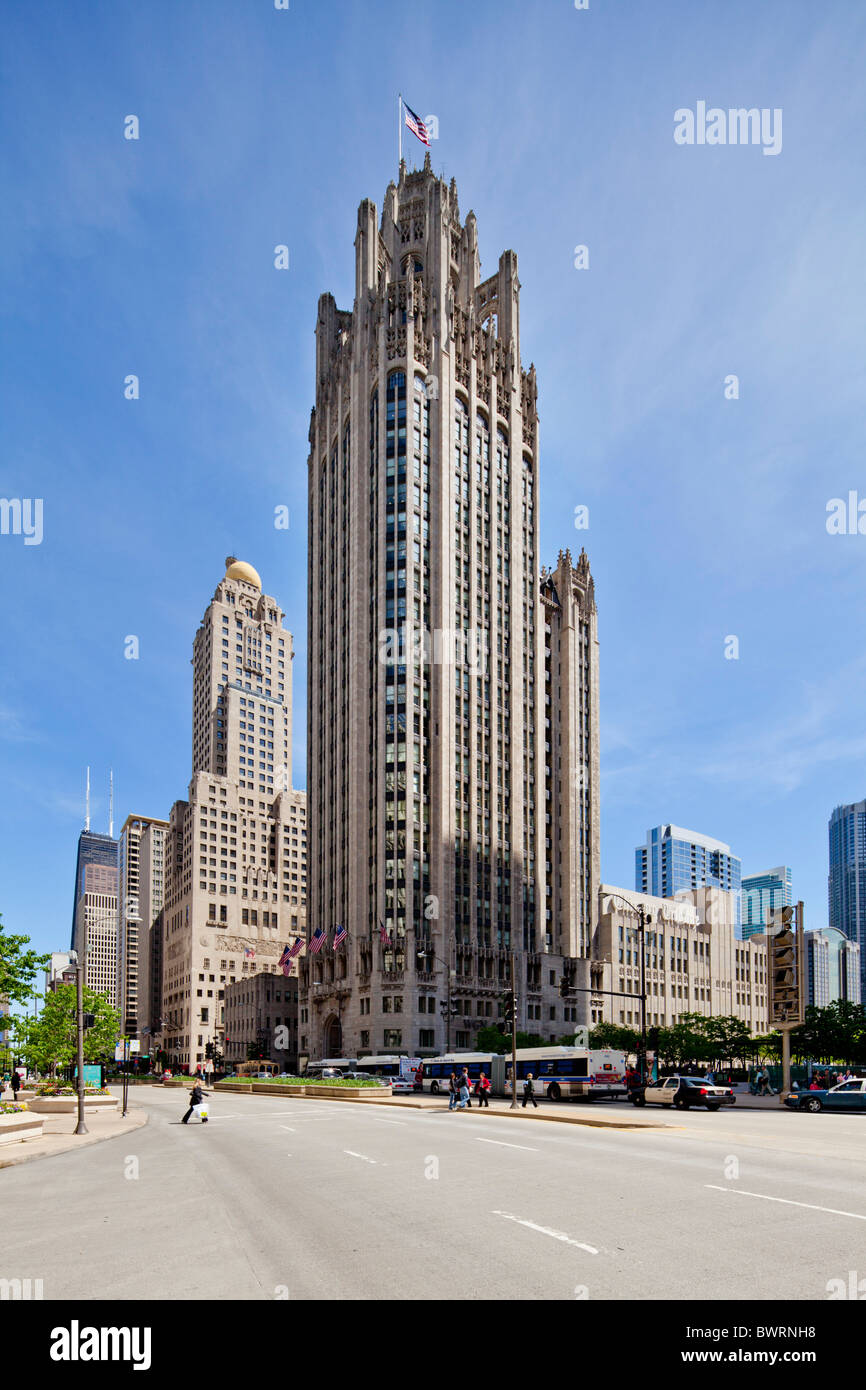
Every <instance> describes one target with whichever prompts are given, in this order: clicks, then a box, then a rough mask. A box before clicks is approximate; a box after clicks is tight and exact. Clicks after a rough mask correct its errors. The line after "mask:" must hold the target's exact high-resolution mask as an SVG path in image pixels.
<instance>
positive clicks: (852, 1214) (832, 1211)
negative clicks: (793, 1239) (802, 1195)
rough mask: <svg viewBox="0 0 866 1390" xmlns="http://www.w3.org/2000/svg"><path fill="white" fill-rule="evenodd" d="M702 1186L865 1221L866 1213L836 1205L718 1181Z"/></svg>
mask: <svg viewBox="0 0 866 1390" xmlns="http://www.w3.org/2000/svg"><path fill="white" fill-rule="evenodd" d="M704 1187H708V1188H710V1189H711V1190H712V1191H713V1192H735V1193H736V1194H737V1196H738V1197H758V1198H759V1199H760V1200H761V1201H762V1202H781V1203H782V1204H783V1205H784V1206H786V1207H805V1208H806V1210H807V1211H824V1212H827V1214H828V1215H829V1216H850V1218H851V1220H852V1221H866V1215H864V1214H863V1213H862V1212H859V1211H839V1209H838V1208H837V1207H819V1206H816V1205H815V1203H814V1202H795V1201H794V1200H793V1199H792V1198H791V1197H771V1196H769V1195H768V1193H766V1192H746V1190H745V1188H742V1187H720V1186H719V1185H718V1183H714V1182H707V1183H704Z"/></svg>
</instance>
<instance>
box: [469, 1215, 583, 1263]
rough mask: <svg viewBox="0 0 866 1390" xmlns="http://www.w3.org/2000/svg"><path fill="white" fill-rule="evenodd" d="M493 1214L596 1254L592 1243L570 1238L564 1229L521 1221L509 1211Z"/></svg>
mask: <svg viewBox="0 0 866 1390" xmlns="http://www.w3.org/2000/svg"><path fill="white" fill-rule="evenodd" d="M493 1215H494V1216H504V1217H505V1220H506V1221H516V1222H517V1225H518V1226H528V1228H529V1230H530V1231H538V1232H540V1234H541V1235H543V1236H551V1237H552V1238H553V1239H554V1240H561V1241H562V1242H563V1244H564V1245H576V1246H577V1248H578V1250H585V1251H586V1253H587V1254H588V1255H597V1254H598V1251H597V1250H596V1248H595V1246H594V1245H584V1243H583V1241H582V1240H572V1239H571V1236H567V1235H566V1234H565V1232H564V1231H552V1230H551V1229H550V1227H549V1226H537V1225H536V1224H535V1222H534V1221H523V1220H522V1219H521V1218H520V1217H519V1216H512V1214H511V1212H510V1211H495V1212H494V1213H493Z"/></svg>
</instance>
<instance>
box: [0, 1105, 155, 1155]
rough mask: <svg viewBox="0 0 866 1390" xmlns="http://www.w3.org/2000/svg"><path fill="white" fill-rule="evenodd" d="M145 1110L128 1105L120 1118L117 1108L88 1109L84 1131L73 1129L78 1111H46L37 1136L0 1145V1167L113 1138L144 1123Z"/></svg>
mask: <svg viewBox="0 0 866 1390" xmlns="http://www.w3.org/2000/svg"><path fill="white" fill-rule="evenodd" d="M147 1118H148V1117H147V1112H146V1111H144V1110H136V1109H133V1108H130V1109H129V1111H128V1112H127V1115H126V1118H125V1119H124V1118H123V1116H122V1115H121V1113H120V1107H119V1106H118V1108H117V1110H108V1111H106V1110H94V1111H88V1112H87V1113H86V1114H85V1117H84V1123H85V1124H86V1126H87V1131H88V1132H87V1134H79V1135H76V1133H75V1126H76V1125H77V1124H78V1115H77V1114H76V1113H75V1112H74V1111H73V1113H72V1114H67V1115H46V1116H45V1122H44V1124H43V1126H42V1137H41V1139H24V1140H20V1141H19V1142H18V1143H10V1144H3V1145H0V1168H11V1167H13V1166H14V1165H15V1164H17V1163H28V1162H29V1161H30V1159H32V1158H49V1157H50V1156H51V1155H52V1154H61V1153H67V1152H68V1151H69V1150H70V1149H82V1148H86V1147H87V1145H88V1144H101V1143H102V1141H103V1140H104V1139H115V1138H117V1137H118V1136H119V1135H121V1134H128V1133H129V1132H130V1131H131V1130H134V1129H141V1128H142V1126H143V1125H146V1124H147Z"/></svg>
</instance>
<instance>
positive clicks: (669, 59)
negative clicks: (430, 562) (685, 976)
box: [0, 0, 866, 949]
mask: <svg viewBox="0 0 866 1390" xmlns="http://www.w3.org/2000/svg"><path fill="white" fill-rule="evenodd" d="M0 22H2V33H0V38H2V43H0V79H2V82H0V88H2V95H0V179H2V187H3V192H4V208H5V214H4V218H3V228H2V233H0V235H2V266H3V278H2V290H0V292H2V311H3V314H2V318H3V328H2V335H3V336H2V343H0V349H2V356H3V362H4V367H3V373H2V386H0V390H2V399H0V411H2V422H3V423H2V446H0V447H2V452H0V496H3V497H32V498H35V497H41V498H42V499H43V501H44V537H43V540H42V543H41V545H38V546H35V545H34V546H25V545H24V544H23V538H22V537H20V536H8V535H7V536H0V577H2V580H3V593H4V600H5V601H4V603H3V605H2V611H0V644H2V645H0V650H2V653H3V660H2V666H0V786H2V788H3V792H4V795H3V796H2V797H0V911H2V913H3V915H4V921H5V923H6V925H7V926H8V927H9V928H10V929H14V930H20V931H24V932H27V933H29V934H30V935H31V936H32V937H33V939H34V941H35V942H36V943H37V944H38V945H39V946H40V947H41V948H42V949H57V948H62V947H65V946H66V945H68V935H69V927H70V921H69V917H70V905H71V904H70V900H71V883H72V878H73V872H74V862H75V845H76V839H77V835H78V832H79V830H80V828H81V826H82V823H83V796H84V776H85V767H86V765H87V764H88V763H90V764H91V766H92V768H93V779H94V797H93V825H94V828H95V829H105V828H106V824H107V815H108V794H107V788H108V769H109V767H110V766H113V768H114V774H115V787H116V807H115V817H116V824H118V825H119V824H121V823H122V821H123V818H124V817H125V816H126V815H127V814H128V813H129V812H136V813H140V814H154V815H166V814H167V813H168V810H169V808H170V806H171V803H172V801H173V800H175V799H176V798H178V797H182V796H184V795H185V791H186V786H187V783H188V779H189V773H190V707H191V668H190V665H189V659H190V655H191V644H192V639H193V635H194V632H195V629H196V627H197V625H198V622H199V619H200V617H201V614H202V613H203V611H204V609H205V607H206V605H207V602H208V600H209V599H210V597H211V595H212V593H213V590H214V587H215V585H216V583H217V582H218V580H219V578H220V577H221V574H222V565H223V559H224V557H225V556H226V555H227V554H230V553H232V554H237V555H239V556H241V557H242V558H245V559H248V560H250V561H252V562H253V563H254V564H255V565H256V567H257V568H258V569H259V571H260V573H261V574H262V577H263V580H264V584H265V588H266V590H267V591H268V592H271V593H273V594H275V595H276V596H277V597H278V598H279V599H280V601H281V602H282V604H283V607H284V608H285V610H286V614H287V618H286V622H287V625H288V626H289V628H290V629H291V630H292V631H293V633H294V635H295V645H296V652H297V655H296V659H295V663H294V695H295V708H296V717H295V726H294V728H295V734H294V741H295V750H294V764H295V767H294V770H295V782H296V784H297V785H304V784H305V771H304V753H305V749H304V742H305V733H304V723H303V717H302V716H303V707H304V699H305V671H304V658H305V622H306V603H305V564H306V457H307V428H308V424H309V411H310V406H311V404H312V400H313V349H314V343H313V329H314V325H315V316H316V301H317V297H318V295H319V294H320V293H321V292H322V291H324V290H330V291H332V292H333V293H334V295H335V297H336V299H337V302H338V304H339V305H340V306H341V307H343V308H350V307H351V303H352V296H353V267H354V258H353V244H352V243H353V237H354V230H355V218H356V210H357V205H358V203H359V201H360V200H361V199H362V198H363V197H371V198H373V199H374V201H375V202H376V204H377V206H378V207H380V208H381V201H382V195H383V193H384V190H385V187H386V185H387V183H388V180H389V179H390V178H392V177H394V175H395V169H396V92H397V91H398V89H401V88H402V90H403V93H404V95H405V96H406V98H407V100H408V101H409V102H410V104H411V105H412V106H413V107H414V108H415V110H417V111H418V112H419V113H420V114H422V115H427V114H428V113H429V114H435V115H436V116H437V117H438V119H439V139H438V141H436V142H434V146H433V162H434V168H436V169H437V171H442V172H444V173H445V174H446V175H447V177H448V178H450V177H451V176H452V175H453V176H454V177H455V178H456V180H457V184H458V189H459V193H460V205H461V212H462V213H463V214H464V215H465V214H466V212H468V211H469V209H470V208H472V209H474V211H475V213H476V216H477V218H478V228H479V238H480V248H481V256H482V272H483V273H484V274H489V273H491V272H492V271H493V270H494V269H495V266H496V262H497V259H498V256H499V254H500V252H501V251H502V250H503V249H505V248H507V247H512V248H513V249H514V250H516V252H517V254H518V257H519V266H520V278H521V283H522V287H523V288H522V302H521V339H522V355H523V359H524V364H525V365H528V363H529V362H530V361H534V362H535V365H536V368H537V370H538V380H539V411H540V415H541V450H542V471H541V533H542V559H543V561H544V562H546V563H555V560H556V554H557V551H558V549H559V548H560V547H565V546H567V545H570V546H571V547H572V549H573V550H575V549H579V548H580V545H581V544H585V545H586V548H587V551H588V553H589V557H590V560H591V563H592V567H593V572H594V574H595V578H596V586H597V596H598V604H599V632H600V641H601V695H602V707H601V748H602V773H603V778H602V872H603V877H604V878H605V879H606V881H608V882H613V883H618V884H621V885H625V886H631V885H632V883H633V873H634V869H633V852H634V847H635V845H636V844H638V843H639V842H640V841H642V840H643V838H644V835H645V832H646V830H647V828H648V827H649V826H651V825H654V824H657V823H659V822H661V821H664V820H672V821H674V822H676V823H677V824H680V825H685V826H687V827H690V828H693V829H696V830H700V831H703V832H704V833H706V834H711V835H716V836H718V837H719V838H721V839H724V840H727V841H728V842H729V843H730V844H731V846H732V848H733V850H734V852H735V853H736V854H738V855H739V856H740V857H741V858H742V860H743V865H744V870H745V871H746V872H757V871H760V870H763V869H766V868H768V867H770V866H772V865H775V864H779V863H788V864H790V865H791V867H792V869H793V872H794V888H795V894H796V895H797V896H801V897H803V898H804V899H805V901H806V909H807V925H808V926H819V925H823V924H825V923H826V875H827V820H828V818H829V815H830V812H831V810H832V808H833V806H834V805H836V804H837V803H839V802H842V801H850V800H855V799H860V798H861V797H863V796H864V795H866V730H864V725H863V680H864V671H866V641H864V637H866V632H864V628H866V609H864V603H863V593H864V584H863V579H864V564H866V536H861V535H841V536H839V535H837V536H831V535H828V533H827V530H826V525H825V522H826V506H827V502H828V501H829V499H831V498H834V497H847V495H848V492H849V491H850V490H858V489H859V492H860V494H861V495H862V496H863V497H864V498H866V469H864V457H863V446H862V441H863V402H864V399H866V392H864V385H866V383H864V355H863V338H864V328H863V325H864V322H866V312H864V310H866V304H864V298H866V295H864V277H863V246H864V244H866V217H864V190H866V168H864V163H866V161H864V143H863V139H862V132H863V129H864V126H866V109H864V108H866V88H864V85H863V83H862V72H863V70H864V65H866V10H864V8H863V7H861V6H855V5H851V4H850V3H849V0H841V2H837V0H822V3H821V4H820V5H818V4H814V3H811V0H764V3H762V4H761V5H760V6H756V5H755V4H754V0H728V3H727V4H725V5H724V6H709V5H695V4H694V2H693V0H682V2H681V3H673V2H672V0H670V2H669V0H659V2H658V3H655V4H652V5H648V4H646V3H644V0H590V7H589V9H588V10H585V11H577V10H575V8H574V5H573V3H572V2H571V0H536V3H525V2H524V3H516V0H474V3H472V4H471V5H467V4H465V3H459V0H437V3H436V4H435V5H430V6H426V7H420V8H419V7H418V6H409V5H406V4H404V3H392V0H376V3H375V4H370V3H367V4H361V3H356V2H355V0H291V8H290V10H289V11H288V12H284V11H276V10H275V9H274V7H273V3H272V0H185V2H184V4H183V5H178V4H177V2H176V0H147V3H146V4H143V5H135V6H126V5H117V4H116V3H102V0H88V4H87V5H86V6H63V5H59V4H54V5H51V4H48V5H39V6H22V5H18V4H15V3H12V0H3V3H0ZM700 100H705V101H706V102H707V103H708V105H709V106H714V105H715V106H719V107H722V108H724V109H727V108H730V107H739V106H748V107H751V106H755V107H758V108H781V110H782V112H783V145H782V150H781V152H780V153H779V154H778V155H777V156H765V155H764V154H763V153H762V150H761V149H760V148H759V147H752V146H747V147H743V146H720V147H710V146H707V145H705V146H697V145H696V146H679V145H677V144H675V142H674V139H673V130H674V112H675V111H676V110H677V109H679V108H683V107H691V108H693V109H694V108H695V106H696V103H697V102H698V101H700ZM129 114H135V115H137V116H138V117H139V120H140V126H141V137H140V139H139V140H138V141H127V140H125V139H124V138H123V122H124V118H125V117H126V116H127V115H129ZM410 142H411V145H412V148H411V149H410ZM405 149H406V152H407V153H411V154H412V155H413V156H417V158H418V161H419V162H420V158H421V156H422V154H423V150H422V147H421V146H420V145H418V144H417V143H416V142H414V140H413V137H412V136H411V135H409V134H408V133H407V134H406V139H405ZM278 243H285V244H287V245H288V246H289V248H290V255H291V268H290V270H289V271H287V272H285V273H281V272H277V271H275V270H274V268H273V248H274V246H275V245H276V244H278ZM578 244H583V245H586V246H588V248H589V268H588V269H586V270H576V269H575V268H574V264H573V261H574V248H575V246H576V245H578ZM129 373H135V374H136V375H138V376H139V378H140V382H141V397H140V399H139V400H137V401H134V402H131V401H127V400H125V399H124V394H123V382H124V378H125V377H126V376H127V374H129ZM730 373H735V374H736V375H737V376H738V377H739V382H740V397H739V399H738V400H726V399H725V395H724V380H725V377H726V376H727V375H728V374H730ZM279 504H285V505H287V506H288V507H289V509H290V515H291V525H290V528H289V530H288V531H277V530H275V529H274V526H273V513H274V507H275V506H277V505H279ZM581 505H585V506H588V507H589V518H590V525H589V529H588V530H587V531H579V532H578V531H576V530H575V529H574V526H573V521H572V518H573V516H574V509H575V507H577V506H581ZM129 634H135V635H136V636H137V637H138V638H139V641H140V659H139V660H138V661H127V660H125V659H124V655H123V651H124V638H125V637H126V636H127V635H129ZM729 635H734V636H736V637H737V638H738V639H739V659H738V660H726V659H725V655H724V650H725V639H726V637H728V636H729Z"/></svg>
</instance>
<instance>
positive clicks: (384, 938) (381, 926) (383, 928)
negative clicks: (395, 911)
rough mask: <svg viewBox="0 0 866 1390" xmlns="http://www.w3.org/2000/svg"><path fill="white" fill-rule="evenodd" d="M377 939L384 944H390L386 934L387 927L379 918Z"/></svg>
mask: <svg viewBox="0 0 866 1390" xmlns="http://www.w3.org/2000/svg"><path fill="white" fill-rule="evenodd" d="M379 940H380V941H382V942H383V943H384V944H385V945H386V946H390V945H391V938H390V936H389V935H388V928H387V927H386V926H385V923H384V922H382V921H381V920H380V922H379Z"/></svg>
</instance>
